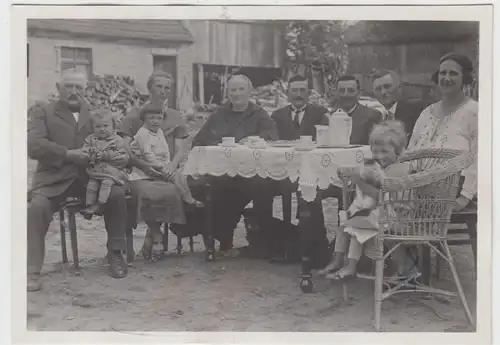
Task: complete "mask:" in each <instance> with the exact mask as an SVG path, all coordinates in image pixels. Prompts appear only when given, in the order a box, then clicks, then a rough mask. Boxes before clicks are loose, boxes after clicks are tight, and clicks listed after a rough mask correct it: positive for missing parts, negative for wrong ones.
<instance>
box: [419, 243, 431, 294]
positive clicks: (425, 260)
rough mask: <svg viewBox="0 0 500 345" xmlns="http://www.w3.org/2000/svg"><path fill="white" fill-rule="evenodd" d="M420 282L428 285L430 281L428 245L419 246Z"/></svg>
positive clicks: (429, 251) (429, 250)
mask: <svg viewBox="0 0 500 345" xmlns="http://www.w3.org/2000/svg"><path fill="white" fill-rule="evenodd" d="M419 256H420V257H421V260H420V264H421V266H420V267H421V270H422V284H424V285H427V286H429V284H430V281H431V249H430V247H429V246H426V245H422V246H420V255H419Z"/></svg>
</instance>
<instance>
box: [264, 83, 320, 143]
mask: <svg viewBox="0 0 500 345" xmlns="http://www.w3.org/2000/svg"><path fill="white" fill-rule="evenodd" d="M288 100H289V101H290V104H289V105H287V106H286V107H283V108H280V109H278V110H276V111H274V112H273V113H272V114H271V118H272V119H273V120H274V121H275V122H276V127H277V129H278V138H279V139H280V140H296V139H299V138H300V136H301V135H310V136H312V137H313V140H315V138H316V127H315V126H316V125H328V118H327V117H326V115H325V114H326V113H327V112H328V110H327V109H326V108H325V107H322V106H320V105H315V104H311V103H309V86H308V80H307V78H305V77H303V76H301V75H296V76H293V77H292V78H290V80H289V81H288Z"/></svg>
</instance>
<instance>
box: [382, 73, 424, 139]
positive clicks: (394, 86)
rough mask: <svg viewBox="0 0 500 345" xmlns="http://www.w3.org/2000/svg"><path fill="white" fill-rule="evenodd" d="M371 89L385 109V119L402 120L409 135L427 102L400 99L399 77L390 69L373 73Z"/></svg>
mask: <svg viewBox="0 0 500 345" xmlns="http://www.w3.org/2000/svg"><path fill="white" fill-rule="evenodd" d="M373 91H374V94H375V97H376V98H377V99H378V101H379V102H380V103H381V104H382V105H383V106H384V107H385V109H386V110H387V114H386V115H385V119H386V120H399V121H401V122H403V123H404V125H405V131H406V134H407V135H408V136H410V135H411V134H412V133H413V127H415V123H416V122H417V119H418V118H419V116H420V114H421V113H422V111H423V110H424V109H425V107H426V106H427V104H426V103H424V102H422V101H408V100H405V99H402V98H401V78H400V77H399V75H398V74H397V73H396V72H394V71H391V70H382V71H378V72H376V73H375V74H374V76H373Z"/></svg>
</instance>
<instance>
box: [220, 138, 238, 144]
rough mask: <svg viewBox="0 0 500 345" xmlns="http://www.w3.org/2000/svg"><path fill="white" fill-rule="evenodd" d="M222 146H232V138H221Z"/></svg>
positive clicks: (233, 141) (233, 142)
mask: <svg viewBox="0 0 500 345" xmlns="http://www.w3.org/2000/svg"><path fill="white" fill-rule="evenodd" d="M222 144H224V145H234V144H235V140H234V137H223V138H222Z"/></svg>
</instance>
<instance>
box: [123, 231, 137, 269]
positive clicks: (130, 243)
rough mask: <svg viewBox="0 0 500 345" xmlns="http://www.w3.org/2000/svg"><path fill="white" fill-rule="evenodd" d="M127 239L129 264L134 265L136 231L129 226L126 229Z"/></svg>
mask: <svg viewBox="0 0 500 345" xmlns="http://www.w3.org/2000/svg"><path fill="white" fill-rule="evenodd" d="M125 237H126V239H127V262H128V263H132V262H133V261H134V259H135V253H134V229H133V228H132V226H130V225H128V224H127V229H125Z"/></svg>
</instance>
